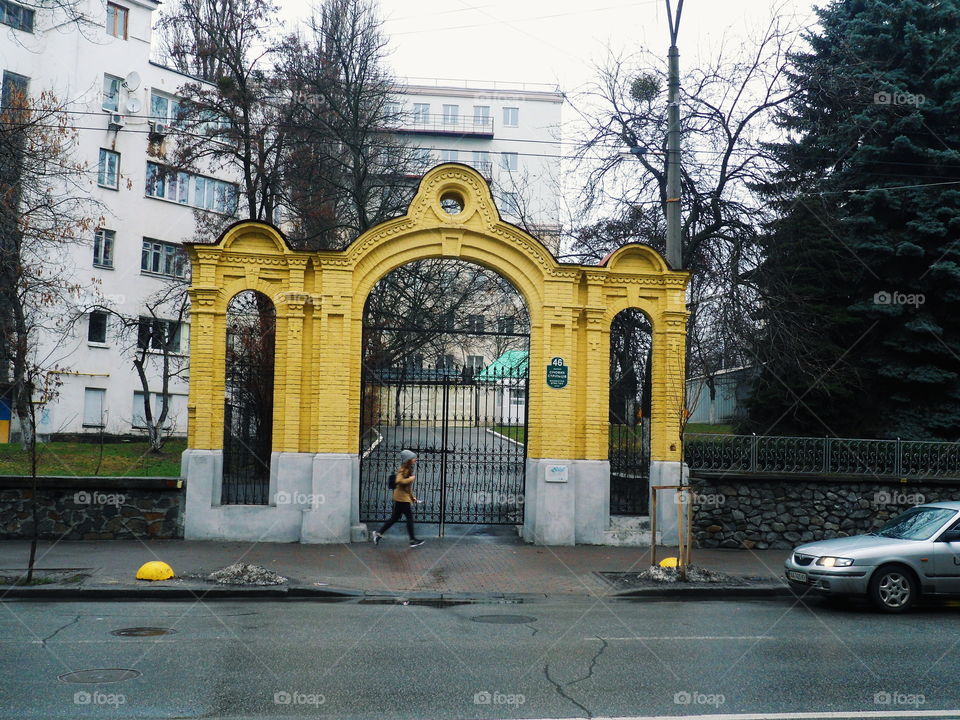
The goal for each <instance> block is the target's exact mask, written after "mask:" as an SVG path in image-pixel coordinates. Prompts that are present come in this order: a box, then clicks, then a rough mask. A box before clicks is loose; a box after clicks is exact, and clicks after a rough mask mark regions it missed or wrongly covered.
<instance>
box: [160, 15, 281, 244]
mask: <svg viewBox="0 0 960 720" xmlns="http://www.w3.org/2000/svg"><path fill="white" fill-rule="evenodd" d="M277 22H278V18H277V7H276V6H275V5H273V4H271V3H270V2H268V1H267V0H175V2H173V3H172V4H171V5H170V7H169V8H167V9H165V10H164V12H163V14H162V15H161V18H160V20H159V21H158V23H157V30H158V35H159V37H160V45H161V57H162V58H164V59H165V60H166V61H167V62H170V63H171V64H172V65H173V67H175V68H176V69H178V70H180V71H182V72H185V73H188V74H190V75H192V76H193V77H195V78H196V80H192V81H189V82H186V83H184V84H183V85H181V86H180V88H179V89H178V94H179V96H180V97H181V98H182V101H181V102H180V103H179V107H178V111H177V112H176V117H175V118H174V121H173V132H172V133H171V135H172V140H173V141H174V142H172V143H170V147H169V148H168V147H167V144H166V143H164V144H159V143H158V144H155V146H154V150H153V151H154V153H155V154H157V155H159V156H160V157H162V158H163V159H165V160H166V162H167V163H168V166H169V169H168V178H169V181H171V182H176V181H177V177H176V176H175V175H172V176H171V174H172V173H176V172H177V171H178V170H181V169H183V170H194V171H200V172H203V171H213V172H216V171H218V170H226V171H227V172H228V173H229V174H231V175H233V176H235V177H238V178H239V179H240V197H239V198H232V199H229V201H228V202H227V203H226V205H227V207H226V209H228V210H232V209H233V208H230V207H229V206H230V205H234V204H236V210H237V211H238V212H240V213H242V214H243V215H244V216H246V217H248V218H249V219H251V220H261V221H265V222H274V221H275V219H276V217H277V210H278V208H279V207H280V204H281V201H282V199H283V197H284V190H283V187H282V178H283V163H284V152H285V142H286V137H287V134H288V131H289V128H290V121H291V113H292V111H293V96H292V95H291V93H289V92H288V91H287V89H286V88H285V87H284V86H283V85H282V83H281V81H280V79H279V77H278V75H277V73H276V68H275V60H276V57H277V53H276V51H275V50H274V49H273V47H274V43H273V39H272V38H270V36H269V28H270V27H271V26H272V25H273V24H275V23H277ZM230 214H232V213H230ZM203 219H204V220H205V222H204V223H201V224H200V226H199V227H198V231H199V232H203V233H209V232H214V234H215V231H218V230H220V229H222V227H220V226H222V225H223V224H224V223H225V222H226V220H225V219H223V217H222V216H221V222H220V223H219V225H216V224H214V225H211V221H215V220H216V219H217V216H213V215H206V216H205V217H204V218H203Z"/></svg>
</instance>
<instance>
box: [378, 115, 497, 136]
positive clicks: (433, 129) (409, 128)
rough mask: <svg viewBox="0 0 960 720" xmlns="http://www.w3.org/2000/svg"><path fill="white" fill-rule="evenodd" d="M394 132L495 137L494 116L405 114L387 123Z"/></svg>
mask: <svg viewBox="0 0 960 720" xmlns="http://www.w3.org/2000/svg"><path fill="white" fill-rule="evenodd" d="M387 125H388V127H389V129H391V130H393V131H394V132H401V133H412V134H416V135H455V136H457V137H465V136H468V137H482V138H492V137H493V118H492V117H469V116H467V117H464V116H459V115H457V116H455V117H452V116H448V115H410V114H406V113H404V114H403V115H400V116H397V117H394V118H391V119H390V121H388V123H387Z"/></svg>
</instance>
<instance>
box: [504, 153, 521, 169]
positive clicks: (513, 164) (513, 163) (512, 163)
mask: <svg viewBox="0 0 960 720" xmlns="http://www.w3.org/2000/svg"><path fill="white" fill-rule="evenodd" d="M500 162H501V163H503V169H504V170H516V169H517V168H518V167H519V162H518V159H517V153H515V152H505V153H500Z"/></svg>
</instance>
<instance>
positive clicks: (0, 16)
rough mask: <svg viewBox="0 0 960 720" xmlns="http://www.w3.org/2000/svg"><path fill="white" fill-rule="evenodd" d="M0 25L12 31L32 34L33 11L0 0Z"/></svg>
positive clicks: (7, 0) (6, 0) (5, 0)
mask: <svg viewBox="0 0 960 720" xmlns="http://www.w3.org/2000/svg"><path fill="white" fill-rule="evenodd" d="M0 23H3V24H4V25H9V26H10V27H12V28H13V29H14V30H23V31H24V32H28V33H32V32H33V10H31V9H30V8H25V7H23V6H22V5H17V3H15V2H10V1H9V0H0Z"/></svg>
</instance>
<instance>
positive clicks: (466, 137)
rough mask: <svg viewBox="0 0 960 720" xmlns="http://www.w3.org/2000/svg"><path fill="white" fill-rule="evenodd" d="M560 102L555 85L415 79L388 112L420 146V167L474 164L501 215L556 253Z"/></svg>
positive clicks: (398, 127)
mask: <svg viewBox="0 0 960 720" xmlns="http://www.w3.org/2000/svg"><path fill="white" fill-rule="evenodd" d="M562 105H563V94H562V93H561V92H560V89H559V88H558V87H556V86H554V85H542V84H536V83H511V82H495V81H489V82H484V81H471V80H428V79H422V78H416V79H407V81H406V82H405V83H403V84H401V85H399V86H398V88H397V92H396V95H395V97H394V99H393V103H392V105H391V106H390V107H388V108H387V115H388V116H389V117H396V118H399V120H398V121H397V122H396V123H395V125H396V131H397V132H398V133H399V134H400V135H401V136H403V137H404V138H405V139H406V141H407V143H408V144H409V145H410V146H412V147H416V148H419V149H418V150H417V151H416V152H417V153H418V154H419V158H418V160H419V163H418V164H419V166H420V167H421V168H423V170H424V171H426V170H427V169H429V168H430V167H433V166H434V165H437V164H439V163H444V162H460V163H464V164H465V165H470V166H472V167H474V168H476V169H477V170H479V171H480V173H481V174H482V175H483V176H484V177H485V178H487V180H489V181H490V183H491V186H492V187H493V191H494V197H495V199H496V201H497V206H498V208H499V210H500V213H501V214H502V215H503V217H504V219H505V220H507V221H509V222H513V223H515V224H519V225H521V226H523V227H524V228H525V229H527V230H529V231H531V232H533V233H534V234H535V235H537V236H539V237H540V238H541V239H543V240H544V241H545V242H547V244H548V245H550V246H551V250H554V251H556V249H557V248H556V244H557V242H558V230H559V226H560V217H559V215H560V209H559V200H558V199H559V180H560V143H559V141H558V138H559V133H560V119H561V118H560V110H561V107H562Z"/></svg>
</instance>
